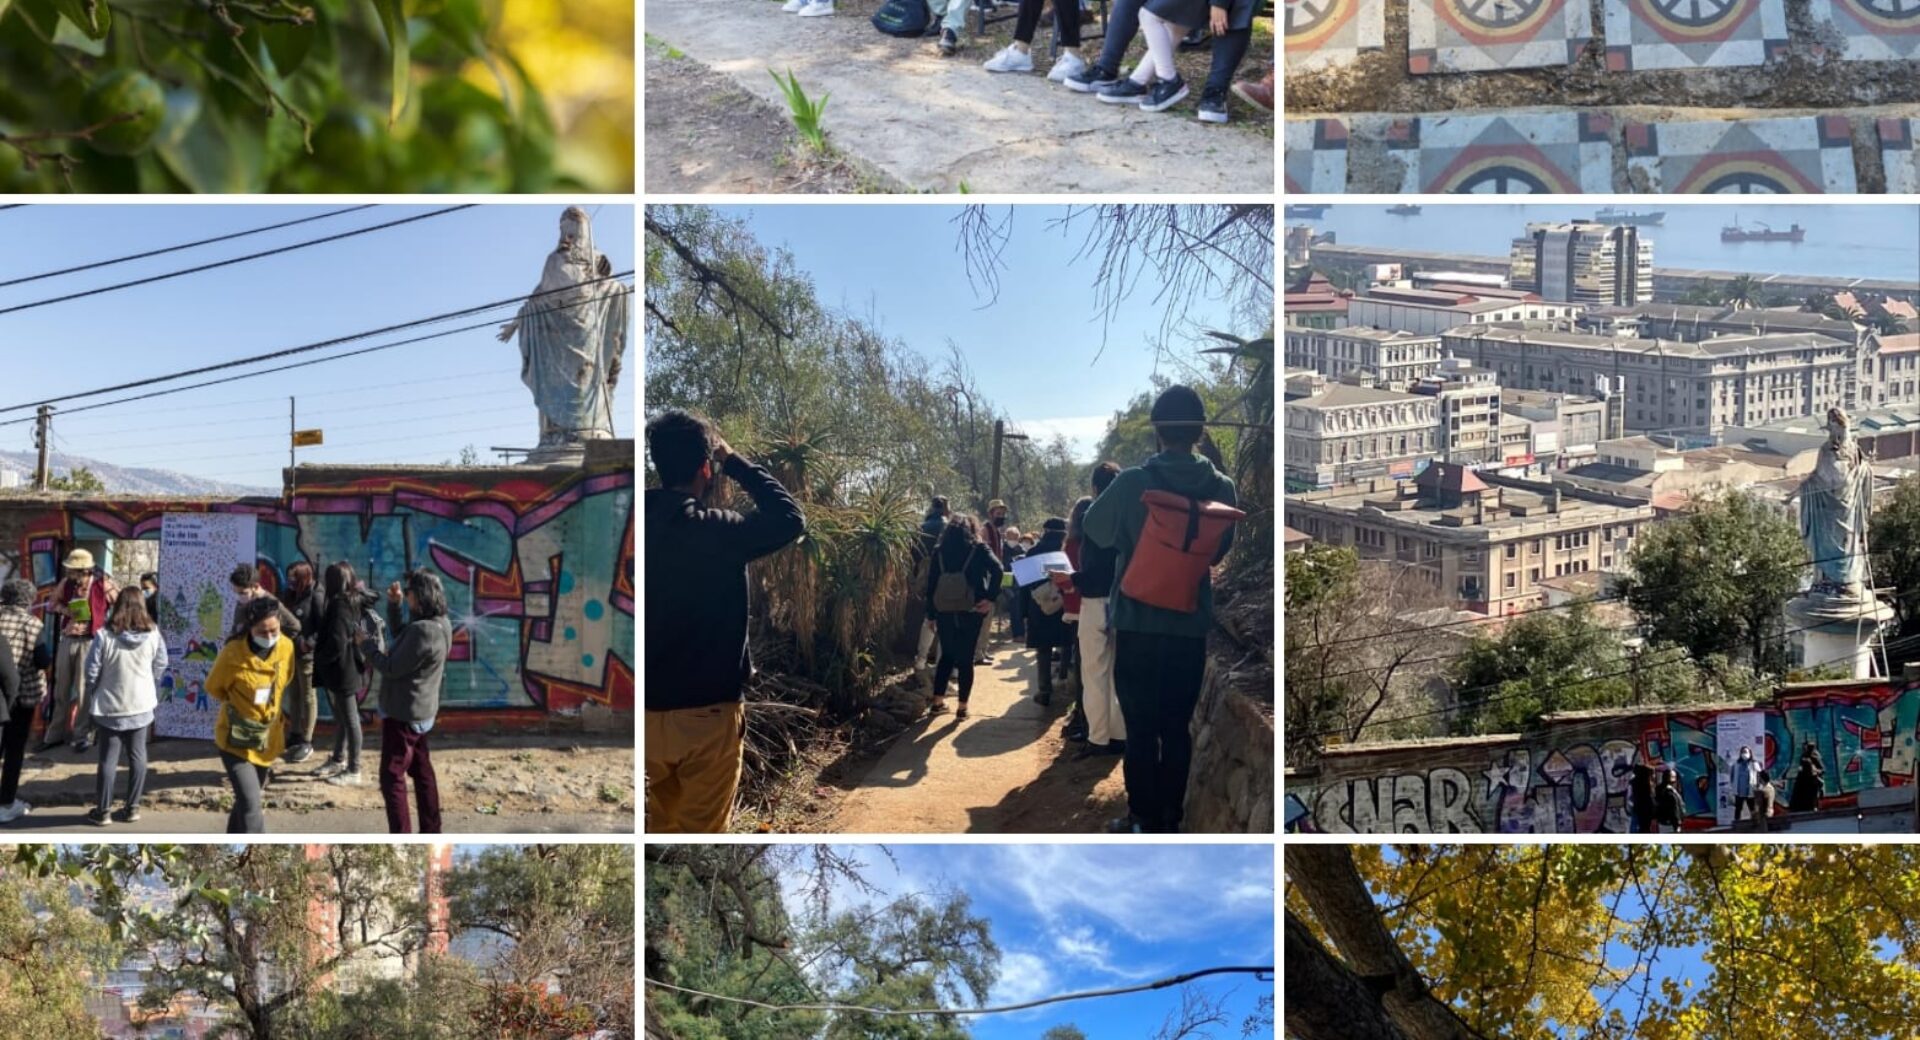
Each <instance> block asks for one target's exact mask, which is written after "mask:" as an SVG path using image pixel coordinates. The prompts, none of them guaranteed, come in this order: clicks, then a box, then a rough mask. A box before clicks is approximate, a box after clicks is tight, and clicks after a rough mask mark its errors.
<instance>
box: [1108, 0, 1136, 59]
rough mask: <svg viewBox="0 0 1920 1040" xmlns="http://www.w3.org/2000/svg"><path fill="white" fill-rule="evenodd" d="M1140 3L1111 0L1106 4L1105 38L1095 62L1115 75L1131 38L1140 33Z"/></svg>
mask: <svg viewBox="0 0 1920 1040" xmlns="http://www.w3.org/2000/svg"><path fill="white" fill-rule="evenodd" d="M1140 4H1141V0H1113V3H1111V4H1108V5H1107V38H1106V42H1105V43H1104V44H1102V45H1101V47H1100V60H1099V62H1098V63H1097V64H1099V66H1100V67H1101V68H1103V69H1106V70H1107V71H1108V72H1112V73H1114V74H1115V75H1118V74H1119V72H1120V63H1121V62H1122V61H1125V60H1126V57H1127V48H1128V47H1130V46H1132V45H1133V38H1134V37H1136V36H1138V35H1140Z"/></svg>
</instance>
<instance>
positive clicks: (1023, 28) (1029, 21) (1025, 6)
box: [1013, 0, 1077, 47]
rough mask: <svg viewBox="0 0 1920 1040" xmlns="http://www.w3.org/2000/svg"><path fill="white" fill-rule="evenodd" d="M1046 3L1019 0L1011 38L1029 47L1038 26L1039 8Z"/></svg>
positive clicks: (1065, 0) (1043, 0) (1067, 0)
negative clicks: (1018, 8)
mask: <svg viewBox="0 0 1920 1040" xmlns="http://www.w3.org/2000/svg"><path fill="white" fill-rule="evenodd" d="M1062 2H1077V0H1062ZM1046 3H1047V0H1020V10H1019V12H1018V13H1016V15H1015V16H1014V19H1013V38H1014V40H1015V41H1016V42H1018V43H1020V44H1023V45H1025V46H1029V47H1031V46H1032V45H1033V34H1034V31H1035V30H1037V29H1039V28H1040V10H1041V8H1043V7H1045V6H1046Z"/></svg>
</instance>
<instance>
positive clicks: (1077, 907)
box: [980, 845, 1274, 942]
mask: <svg viewBox="0 0 1920 1040" xmlns="http://www.w3.org/2000/svg"><path fill="white" fill-rule="evenodd" d="M987 851H988V852H989V853H990V854H991V855H992V856H994V857H995V858H997V859H998V860H999V861H1000V862H999V864H998V865H996V866H995V867H994V868H993V869H992V870H991V872H990V873H988V874H985V875H980V876H991V877H999V878H1002V879H1004V881H1005V883H1006V885H1007V887H1008V888H1009V889H1010V891H1011V892H1013V893H1016V894H1018V895H1019V896H1020V897H1021V898H1023V899H1025V900H1026V901H1027V903H1028V905H1029V906H1030V907H1031V908H1032V909H1033V911H1034V912H1035V913H1036V914H1038V915H1039V916H1040V917H1041V918H1042V919H1043V920H1046V921H1049V922H1052V923H1053V928H1054V929H1055V930H1056V931H1059V930H1063V929H1064V928H1065V927H1066V925H1067V924H1071V923H1072V922H1073V921H1074V920H1077V919H1084V918H1085V917H1087V916H1091V917H1093V918H1096V919H1099V920H1103V921H1106V922H1108V923H1110V924H1111V925H1113V926H1114V927H1116V928H1118V929H1120V930H1121V931H1123V932H1125V933H1126V934H1128V935H1129V936H1132V937H1133V938H1135V939H1138V940H1142V941H1146V942H1155V941H1161V940H1167V939H1174V938H1180V937H1186V936H1191V935H1192V933H1193V931H1194V929H1195V928H1196V927H1207V926H1212V925H1218V924H1222V923H1225V922H1228V921H1248V920H1249V919H1251V920H1253V921H1259V920H1266V921H1271V920H1272V919H1273V912H1274V911H1273V905H1274V899H1273V891H1274V890H1273V862H1272V859H1271V855H1270V854H1268V855H1265V856H1263V855H1261V854H1260V853H1261V852H1263V851H1264V850H1260V849H1239V848H1235V847H1231V846H1218V845H1211V846H1186V847H1172V846H1151V847H1149V846H1125V847H1123V846H1111V845H1009V846H999V847H994V848H990V849H988V850H987ZM1063 922H1064V924H1063Z"/></svg>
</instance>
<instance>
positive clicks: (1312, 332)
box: [1285, 325, 1440, 390]
mask: <svg viewBox="0 0 1920 1040" xmlns="http://www.w3.org/2000/svg"><path fill="white" fill-rule="evenodd" d="M1286 333H1287V334H1286V356H1285V360H1286V365H1287V367H1289V368H1302V369H1312V370H1313V371H1315V372H1318V373H1320V374H1321V375H1324V376H1326V377H1327V378H1328V379H1337V380H1347V381H1349V382H1352V381H1354V380H1351V379H1349V378H1348V377H1349V376H1350V375H1352V374H1355V373H1367V374H1369V375H1370V376H1371V377H1372V378H1371V383H1372V385H1374V386H1378V387H1381V388H1382V389H1387V390H1405V389H1406V388H1407V386H1408V385H1409V384H1411V383H1412V382H1413V381H1414V380H1416V379H1420V378H1422V377H1424V376H1430V375H1432V374H1433V373H1434V372H1436V371H1438V370H1439V368H1440V337H1439V336H1438V335H1435V334H1422V333H1417V332H1402V331H1399V330H1397V329H1375V328H1368V327H1366V326H1364V325H1349V326H1347V327H1346V328H1341V329H1322V328H1312V327H1307V326H1288V328H1287V330H1286Z"/></svg>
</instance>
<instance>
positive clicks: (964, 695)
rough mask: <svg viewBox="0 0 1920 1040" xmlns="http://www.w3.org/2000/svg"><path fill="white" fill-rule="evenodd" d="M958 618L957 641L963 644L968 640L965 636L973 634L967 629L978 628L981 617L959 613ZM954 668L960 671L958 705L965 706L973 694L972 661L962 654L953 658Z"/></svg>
mask: <svg viewBox="0 0 1920 1040" xmlns="http://www.w3.org/2000/svg"><path fill="white" fill-rule="evenodd" d="M958 618H959V622H958V625H957V626H956V627H958V629H959V631H960V637H959V639H958V640H957V642H959V643H960V644H961V645H963V646H964V645H966V643H967V642H968V640H967V636H968V635H971V634H973V633H970V632H968V629H972V628H978V627H979V626H980V622H981V617H980V615H978V614H960V615H958ZM954 668H955V669H956V670H957V671H959V673H960V705H961V706H962V707H965V706H966V703H967V699H968V698H969V697H972V696H973V661H972V660H971V659H970V658H968V657H967V656H966V655H965V654H962V655H960V656H959V657H958V658H956V659H955V660H954Z"/></svg>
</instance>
